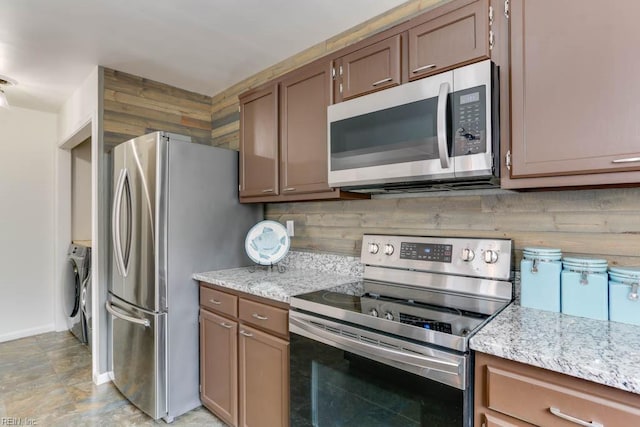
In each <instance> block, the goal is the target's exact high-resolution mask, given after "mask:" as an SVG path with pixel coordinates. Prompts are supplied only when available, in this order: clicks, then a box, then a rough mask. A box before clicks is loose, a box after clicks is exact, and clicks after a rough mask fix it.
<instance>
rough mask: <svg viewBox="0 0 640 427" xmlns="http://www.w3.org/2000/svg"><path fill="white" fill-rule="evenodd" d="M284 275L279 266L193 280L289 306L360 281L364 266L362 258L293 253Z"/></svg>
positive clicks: (285, 263)
mask: <svg viewBox="0 0 640 427" xmlns="http://www.w3.org/2000/svg"><path fill="white" fill-rule="evenodd" d="M281 266H283V267H285V271H284V272H283V273H280V272H278V269H277V267H276V266H274V267H273V268H272V269H269V268H267V267H263V266H252V267H240V268H232V269H227V270H217V271H208V272H205V273H196V274H194V275H193V278H194V279H196V280H199V281H203V282H206V283H211V284H214V285H218V286H223V287H225V288H229V289H234V290H236V291H241V292H246V293H248V294H251V295H257V296H261V297H265V298H269V299H272V300H276V301H282V302H286V303H288V302H289V298H290V297H291V296H293V295H300V294H304V293H307V292H313V291H317V290H320V289H327V288H331V287H333V286H338V285H344V284H347V283H352V282H355V281H359V280H360V279H361V278H362V265H361V264H360V260H359V258H354V257H346V256H341V255H332V254H321V253H318V254H315V253H310V252H294V251H292V252H289V254H288V255H287V257H286V258H285V259H284V260H283V262H281Z"/></svg>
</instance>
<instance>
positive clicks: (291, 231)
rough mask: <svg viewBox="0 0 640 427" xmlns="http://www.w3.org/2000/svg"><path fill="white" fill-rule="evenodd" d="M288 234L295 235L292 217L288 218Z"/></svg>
mask: <svg viewBox="0 0 640 427" xmlns="http://www.w3.org/2000/svg"><path fill="white" fill-rule="evenodd" d="M287 234H288V235H289V237H293V236H294V235H295V233H294V229H293V220H292V219H289V220H287Z"/></svg>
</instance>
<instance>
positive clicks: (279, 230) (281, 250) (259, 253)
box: [244, 221, 291, 265]
mask: <svg viewBox="0 0 640 427" xmlns="http://www.w3.org/2000/svg"><path fill="white" fill-rule="evenodd" d="M290 244H291V241H290V240H289V235H288V234H287V229H286V228H285V227H284V225H282V224H280V223H279V222H276V221H260V222H259V223H257V224H256V225H254V226H253V227H251V230H249V232H248V233H247V238H246V239H245V240H244V248H245V250H246V251H247V255H249V258H251V261H253V262H255V263H256V264H261V265H272V264H275V263H277V262H278V261H280V260H281V259H282V258H284V256H285V255H286V254H287V252H289V245H290Z"/></svg>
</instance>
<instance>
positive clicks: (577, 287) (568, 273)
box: [560, 258, 609, 320]
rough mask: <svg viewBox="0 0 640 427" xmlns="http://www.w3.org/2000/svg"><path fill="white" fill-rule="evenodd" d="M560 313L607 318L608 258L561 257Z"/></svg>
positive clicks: (600, 318)
mask: <svg viewBox="0 0 640 427" xmlns="http://www.w3.org/2000/svg"><path fill="white" fill-rule="evenodd" d="M560 287H561V298H562V304H561V306H562V312H563V313H564V314H570V315H573V316H580V317H589V318H591V319H598V320H608V319H609V278H608V274H607V261H606V260H602V259H592V258H564V259H563V260H562V275H561V281H560Z"/></svg>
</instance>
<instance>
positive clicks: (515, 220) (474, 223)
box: [265, 188, 640, 265]
mask: <svg viewBox="0 0 640 427" xmlns="http://www.w3.org/2000/svg"><path fill="white" fill-rule="evenodd" d="M466 194H472V195H456V193H452V194H451V195H444V196H428V197H418V198H398V199H372V200H355V201H340V202H308V203H299V202H298V203H282V204H269V205H267V206H266V209H265V214H266V218H267V219H272V220H275V221H279V222H282V223H285V221H286V220H293V221H294V225H295V237H292V239H291V247H292V248H293V249H296V250H303V251H323V252H334V253H341V254H346V255H353V256H360V245H361V238H362V235H363V234H364V233H386V234H406V235H423V236H473V237H496V238H497V237H501V238H502V237H505V238H510V239H513V240H514V245H515V249H516V265H519V260H520V258H521V255H522V248H524V247H527V246H547V247H557V248H560V249H562V251H563V253H564V254H565V255H574V256H587V257H601V258H605V259H607V260H609V262H610V264H615V265H640V188H627V189H620V188H616V189H603V190H575V191H573V190H572V191H552V192H527V193H515V192H507V191H503V190H495V191H483V192H479V193H478V195H473V194H474V193H469V192H467V193H466Z"/></svg>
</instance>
